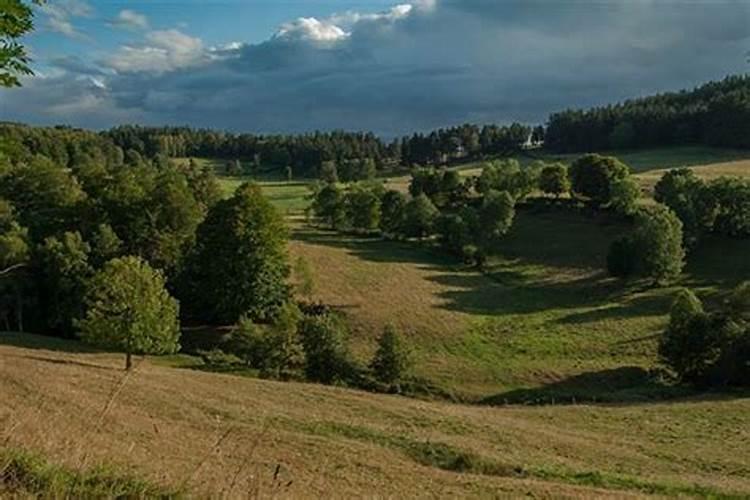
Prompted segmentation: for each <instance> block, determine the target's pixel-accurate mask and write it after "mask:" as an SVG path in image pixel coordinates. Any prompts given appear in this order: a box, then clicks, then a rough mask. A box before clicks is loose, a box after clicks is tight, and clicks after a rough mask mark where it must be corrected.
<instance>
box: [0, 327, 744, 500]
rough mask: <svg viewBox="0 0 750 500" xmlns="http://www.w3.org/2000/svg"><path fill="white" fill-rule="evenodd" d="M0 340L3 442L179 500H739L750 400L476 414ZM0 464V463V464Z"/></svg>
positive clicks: (480, 410)
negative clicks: (663, 498) (724, 498)
mask: <svg viewBox="0 0 750 500" xmlns="http://www.w3.org/2000/svg"><path fill="white" fill-rule="evenodd" d="M78 348H79V345H78V344H76V343H70V342H65V341H55V340H52V339H46V338H39V337H34V336H30V335H25V336H21V335H16V334H0V388H2V400H1V401H0V442H2V443H3V446H5V447H11V448H22V449H25V450H30V451H33V452H35V453H41V454H43V455H44V456H45V457H46V458H47V459H48V460H49V461H51V462H53V463H57V464H61V465H64V466H66V467H67V468H69V469H71V470H81V469H83V468H89V467H93V466H95V465H99V464H108V465H109V466H110V467H114V468H115V470H118V471H122V472H128V473H131V474H136V475H137V476H138V477H141V478H144V479H146V480H148V481H151V482H153V483H155V484H159V485H165V486H169V487H171V488H175V489H178V490H180V491H183V492H184V493H185V494H187V495H188V496H203V495H208V494H211V495H212V496H214V497H225V498H236V497H257V498H268V497H282V498H285V497H288V498H299V497H321V496H324V497H339V498H341V497H349V498H351V497H355V496H361V495H362V494H363V493H364V494H366V495H375V496H382V497H390V496H398V497H401V498H404V497H436V496H440V497H459V496H461V497H466V496H472V497H485V498H486V497H498V496H509V495H513V496H517V495H529V496H535V497H557V498H559V497H571V498H573V497H575V498H581V497H592V498H594V497H596V498H603V497H613V498H626V497H631V496H643V495H645V494H657V495H680V496H685V495H699V496H710V495H713V496H714V497H718V496H721V495H730V494H734V495H737V496H738V497H739V496H740V495H743V494H748V493H750V455H748V454H747V453H746V452H747V448H746V445H747V442H748V440H750V426H748V425H747V423H748V414H750V399H747V398H745V399H741V398H731V397H729V396H724V397H716V398H710V397H709V398H705V399H689V400H681V401H679V402H672V403H656V404H642V405H613V406H588V405H566V406H547V407H503V408H492V407H481V406H480V407H476V406H461V405H454V404H447V403H436V402H423V401H418V400H413V399H407V398H402V397H397V396H385V395H382V396H380V395H373V394H368V393H362V392H357V391H351V390H345V389H337V388H331V387H323V386H316V385H305V384H296V383H278V382H268V381H260V380H253V379H248V378H241V377H235V376H231V375H220V374H213V373H203V372H196V371H192V370H184V369H178V368H167V367H163V366H159V365H155V364H153V363H152V362H151V361H150V360H148V359H147V360H145V361H142V362H140V363H139V364H138V365H137V368H136V370H135V371H134V372H132V373H131V374H130V375H128V376H125V375H124V372H123V371H122V369H121V367H122V359H121V357H120V356H116V355H111V354H103V353H90V352H69V351H74V350H76V349H78ZM0 465H1V464H0Z"/></svg>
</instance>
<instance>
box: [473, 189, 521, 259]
mask: <svg viewBox="0 0 750 500" xmlns="http://www.w3.org/2000/svg"><path fill="white" fill-rule="evenodd" d="M515 215H516V211H515V200H514V199H513V197H512V196H511V194H510V193H508V192H507V191H501V192H497V191H489V192H488V193H487V194H485V196H484V199H483V200H482V207H481V209H480V210H479V224H480V231H481V235H482V241H483V244H484V245H487V246H488V245H492V244H494V243H495V242H497V241H498V240H499V239H500V238H502V237H503V236H505V234H506V233H507V232H508V231H509V230H510V228H511V226H512V225H513V219H514V217H515Z"/></svg>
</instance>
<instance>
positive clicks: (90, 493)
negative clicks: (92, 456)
mask: <svg viewBox="0 0 750 500" xmlns="http://www.w3.org/2000/svg"><path fill="white" fill-rule="evenodd" d="M5 495H8V496H12V497H18V498H24V497H29V498H32V497H33V498H179V497H180V496H181V495H180V494H179V493H178V492H177V491H176V490H170V489H166V488H162V487H160V486H156V485H153V484H151V483H148V482H146V481H142V480H140V479H137V478H135V477H132V476H129V475H124V474H121V473H119V472H117V471H115V470H114V469H112V468H108V467H104V466H100V467H97V468H94V469H89V470H85V471H73V470H70V469H67V468H64V467H60V466H56V465H53V464H50V463H49V462H47V461H46V460H45V459H43V458H42V457H40V456H38V455H35V454H31V453H28V452H26V451H23V450H18V449H0V496H5Z"/></svg>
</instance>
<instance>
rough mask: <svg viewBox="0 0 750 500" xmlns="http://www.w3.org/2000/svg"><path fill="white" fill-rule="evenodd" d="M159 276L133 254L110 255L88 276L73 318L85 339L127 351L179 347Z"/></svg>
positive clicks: (173, 306) (174, 310) (175, 312)
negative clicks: (78, 315) (80, 310)
mask: <svg viewBox="0 0 750 500" xmlns="http://www.w3.org/2000/svg"><path fill="white" fill-rule="evenodd" d="M165 285H166V281H165V279H164V276H163V275H162V274H161V273H160V272H159V271H156V270H154V269H152V268H151V267H150V266H149V265H148V264H147V263H146V262H145V261H143V260H141V259H139V258H138V257H131V256H128V257H122V258H118V259H113V260H111V261H109V262H107V263H106V264H105V265H104V268H103V269H102V270H101V271H99V272H98V273H96V275H95V276H94V277H93V278H92V279H91V282H90V285H89V289H88V292H87V294H86V300H85V306H86V312H85V315H84V317H83V319H82V320H80V321H78V322H77V326H78V328H79V330H80V334H81V338H82V339H83V340H84V341H85V342H88V343H91V344H94V345H100V346H104V347H108V348H115V349H119V350H122V351H124V352H125V354H126V364H125V367H126V368H127V369H129V368H130V366H131V365H130V355H131V354H138V353H142V354H167V353H173V352H175V351H177V350H178V349H179V347H180V345H179V339H180V325H179V322H178V316H179V305H178V303H177V301H176V300H175V299H173V298H172V297H171V296H170V295H169V293H168V292H167V290H166V288H165Z"/></svg>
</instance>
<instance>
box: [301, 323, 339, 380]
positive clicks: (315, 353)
mask: <svg viewBox="0 0 750 500" xmlns="http://www.w3.org/2000/svg"><path fill="white" fill-rule="evenodd" d="M299 332H300V335H301V337H302V347H303V349H304V352H305V375H306V377H307V378H308V380H312V381H315V382H322V383H324V384H331V383H335V382H344V381H346V380H347V379H348V378H349V377H350V376H351V372H352V364H351V361H350V360H349V351H348V349H347V347H346V338H345V335H346V332H345V330H344V327H343V325H342V324H341V322H340V321H339V320H338V319H337V318H335V317H334V316H333V315H330V314H327V315H322V316H307V317H305V318H304V319H303V320H302V321H301V322H300V325H299Z"/></svg>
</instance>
